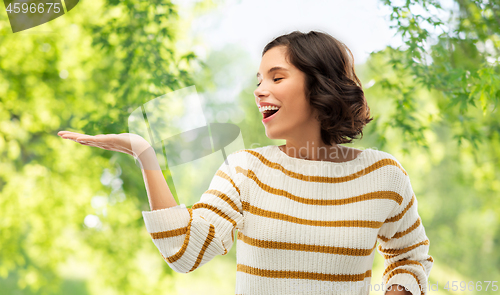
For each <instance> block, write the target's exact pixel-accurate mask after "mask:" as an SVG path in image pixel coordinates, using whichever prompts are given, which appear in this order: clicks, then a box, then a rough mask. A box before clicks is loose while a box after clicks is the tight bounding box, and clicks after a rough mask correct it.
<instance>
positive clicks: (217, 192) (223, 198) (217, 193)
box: [205, 189, 240, 212]
mask: <svg viewBox="0 0 500 295" xmlns="http://www.w3.org/2000/svg"><path fill="white" fill-rule="evenodd" d="M205 194H212V195H214V196H216V197H219V198H221V199H222V200H224V201H225V202H226V203H228V204H229V205H230V206H231V207H232V208H233V209H234V211H236V212H240V209H238V206H236V204H235V203H234V201H233V200H231V199H230V198H229V197H228V196H227V195H226V194H224V193H223V192H221V191H218V190H214V189H210V190H207V191H205Z"/></svg>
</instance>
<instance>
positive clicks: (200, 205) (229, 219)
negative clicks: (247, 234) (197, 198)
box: [191, 202, 237, 226]
mask: <svg viewBox="0 0 500 295" xmlns="http://www.w3.org/2000/svg"><path fill="white" fill-rule="evenodd" d="M191 208H192V209H193V210H194V209H198V208H205V209H208V210H211V211H213V212H215V213H216V214H217V215H219V216H220V217H222V218H224V219H225V220H227V221H229V222H231V223H232V224H233V226H236V225H237V224H236V221H234V220H232V219H231V217H229V216H227V214H226V213H224V212H222V211H221V210H220V209H219V208H217V207H215V206H212V205H209V204H205V203H200V202H198V203H195V204H194V205H193V206H191Z"/></svg>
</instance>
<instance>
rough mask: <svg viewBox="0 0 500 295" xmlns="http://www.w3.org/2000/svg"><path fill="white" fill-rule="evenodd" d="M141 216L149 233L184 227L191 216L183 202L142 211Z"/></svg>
mask: <svg viewBox="0 0 500 295" xmlns="http://www.w3.org/2000/svg"><path fill="white" fill-rule="evenodd" d="M142 217H143V218H144V223H145V224H146V229H147V231H148V232H149V233H155V232H162V231H168V230H173V229H178V228H182V227H186V226H187V225H188V224H189V220H190V218H191V217H190V215H189V210H188V209H187V208H186V205H185V204H180V205H177V206H174V207H169V208H165V209H160V210H154V211H142Z"/></svg>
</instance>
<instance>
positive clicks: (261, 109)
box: [259, 106, 280, 113]
mask: <svg viewBox="0 0 500 295" xmlns="http://www.w3.org/2000/svg"><path fill="white" fill-rule="evenodd" d="M279 109H280V108H279V107H276V106H263V107H260V108H259V111H260V112H261V113H263V112H265V111H268V110H279Z"/></svg>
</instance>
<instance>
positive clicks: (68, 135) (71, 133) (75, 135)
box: [60, 131, 85, 140]
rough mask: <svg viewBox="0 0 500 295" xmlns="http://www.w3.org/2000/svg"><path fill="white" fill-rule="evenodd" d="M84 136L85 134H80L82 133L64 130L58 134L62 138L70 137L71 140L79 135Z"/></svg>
mask: <svg viewBox="0 0 500 295" xmlns="http://www.w3.org/2000/svg"><path fill="white" fill-rule="evenodd" d="M82 135H83V136H85V134H82V133H76V132H69V131H67V132H65V133H64V134H61V135H60V136H61V137H62V138H64V139H71V140H75V139H76V138H77V137H80V136H82Z"/></svg>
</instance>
